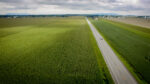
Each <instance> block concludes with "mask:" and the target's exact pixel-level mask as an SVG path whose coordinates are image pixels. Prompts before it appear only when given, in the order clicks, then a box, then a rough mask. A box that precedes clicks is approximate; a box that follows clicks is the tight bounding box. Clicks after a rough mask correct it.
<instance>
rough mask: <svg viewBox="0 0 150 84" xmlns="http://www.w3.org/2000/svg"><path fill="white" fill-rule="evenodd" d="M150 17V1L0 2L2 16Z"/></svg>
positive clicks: (12, 0) (23, 0)
mask: <svg viewBox="0 0 150 84" xmlns="http://www.w3.org/2000/svg"><path fill="white" fill-rule="evenodd" d="M8 13H19V14H90V13H118V14H123V15H150V0H0V14H8Z"/></svg>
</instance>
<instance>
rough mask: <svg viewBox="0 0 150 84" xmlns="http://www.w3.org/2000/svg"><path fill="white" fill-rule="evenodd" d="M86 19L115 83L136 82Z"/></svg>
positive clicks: (132, 83)
mask: <svg viewBox="0 0 150 84" xmlns="http://www.w3.org/2000/svg"><path fill="white" fill-rule="evenodd" d="M86 20H87V22H88V24H89V26H90V29H91V30H92V32H93V34H94V37H95V39H96V42H97V44H98V47H99V49H100V51H101V53H102V55H103V57H104V60H105V62H106V64H107V67H108V69H109V71H110V73H111V76H112V78H113V80H114V82H115V84H137V82H136V80H135V79H134V78H133V76H132V75H131V74H130V73H129V71H128V70H127V69H126V67H125V66H124V65H123V64H122V62H121V61H120V60H119V58H118V57H117V56H116V54H115V53H114V52H113V50H112V49H111V47H110V46H109V45H108V44H107V42H106V41H105V40H104V39H103V37H102V36H101V35H100V33H99V32H98V31H97V29H96V28H95V27H94V26H93V25H92V24H91V22H90V21H89V20H88V19H87V18H86Z"/></svg>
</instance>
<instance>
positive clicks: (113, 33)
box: [90, 19, 150, 84]
mask: <svg viewBox="0 0 150 84" xmlns="http://www.w3.org/2000/svg"><path fill="white" fill-rule="evenodd" d="M90 20H91V22H92V23H93V24H94V25H95V27H96V28H97V29H98V30H99V32H100V33H101V34H102V35H103V36H104V38H105V39H106V41H107V42H108V43H109V45H110V46H111V47H112V48H113V50H114V51H115V53H116V54H117V55H118V57H119V58H120V59H121V60H122V61H123V63H124V64H125V66H126V67H127V68H128V69H129V71H130V72H131V73H132V74H133V76H134V77H135V78H136V80H137V81H138V82H139V83H140V84H145V83H146V82H147V83H149V82H150V81H149V77H150V67H149V66H150V38H149V36H150V34H149V33H147V32H148V31H147V32H145V29H138V28H140V27H137V26H133V25H132V26H131V25H127V24H123V23H122V24H120V23H118V22H113V21H109V20H106V19H99V20H98V21H96V20H92V19H90ZM133 27H134V28H133ZM146 30H147V29H146ZM145 81H146V82H145Z"/></svg>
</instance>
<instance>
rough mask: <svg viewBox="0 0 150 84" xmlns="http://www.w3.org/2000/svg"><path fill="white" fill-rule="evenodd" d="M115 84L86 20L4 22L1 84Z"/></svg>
mask: <svg viewBox="0 0 150 84" xmlns="http://www.w3.org/2000/svg"><path fill="white" fill-rule="evenodd" d="M105 83H107V84H108V83H110V84H112V83H113V81H112V79H111V76H110V74H109V71H108V69H107V67H106V64H105V62H104V60H103V58H102V56H101V53H100V51H99V49H98V47H97V44H96V41H95V39H94V37H93V35H92V33H91V31H90V29H89V28H88V25H87V23H86V21H85V19H84V18H81V17H76V18H73V17H72V18H71V17H70V18H16V19H13V18H11V19H6V18H1V19H0V84H105Z"/></svg>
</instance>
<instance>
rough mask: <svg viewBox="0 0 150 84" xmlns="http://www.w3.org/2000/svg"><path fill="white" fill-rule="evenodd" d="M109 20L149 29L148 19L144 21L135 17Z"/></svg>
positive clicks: (149, 22)
mask: <svg viewBox="0 0 150 84" xmlns="http://www.w3.org/2000/svg"><path fill="white" fill-rule="evenodd" d="M109 20H112V21H117V22H123V23H126V24H132V25H137V26H141V27H146V28H150V19H149V18H147V19H145V18H136V17H124V18H123V17H122V18H109Z"/></svg>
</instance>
